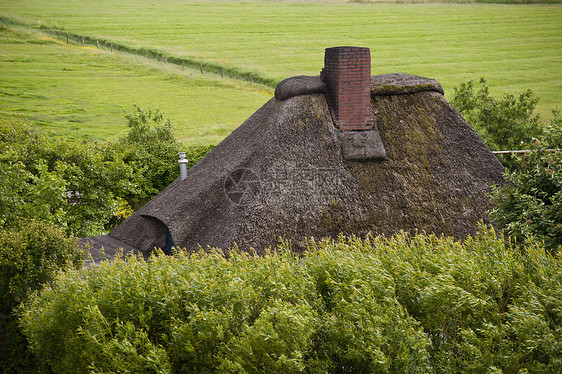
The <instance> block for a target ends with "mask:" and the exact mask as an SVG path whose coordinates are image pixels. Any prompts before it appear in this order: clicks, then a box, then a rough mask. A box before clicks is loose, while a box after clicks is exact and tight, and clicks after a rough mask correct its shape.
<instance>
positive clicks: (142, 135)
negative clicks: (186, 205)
mask: <svg viewBox="0 0 562 374" xmlns="http://www.w3.org/2000/svg"><path fill="white" fill-rule="evenodd" d="M125 119H126V120H127V127H128V128H129V131H128V133H127V135H125V136H124V137H123V138H121V139H119V141H117V142H116V143H114V144H109V145H108V148H107V149H106V157H107V155H108V154H111V156H110V157H111V158H112V159H115V158H120V159H122V160H123V162H125V163H126V164H127V165H129V166H130V167H131V168H132V170H133V172H134V174H135V178H134V182H135V184H136V186H137V190H136V194H135V195H129V200H130V201H131V202H132V203H133V204H135V205H136V207H138V206H139V202H141V201H145V200H147V199H150V198H152V197H153V196H155V195H156V194H158V193H159V192H160V191H162V190H163V189H164V188H166V187H167V186H168V185H169V184H170V183H171V182H173V181H174V180H175V179H176V178H177V177H178V175H179V171H178V170H179V169H178V162H177V161H178V152H179V151H180V149H181V144H180V143H179V142H178V141H177V140H176V139H175V137H174V135H173V133H172V124H171V123H170V120H169V119H167V118H165V117H164V115H163V113H162V112H160V111H159V110H157V109H156V110H154V111H152V110H149V111H144V110H143V109H141V108H140V107H138V106H135V108H134V110H133V111H131V112H129V113H127V114H126V115H125Z"/></svg>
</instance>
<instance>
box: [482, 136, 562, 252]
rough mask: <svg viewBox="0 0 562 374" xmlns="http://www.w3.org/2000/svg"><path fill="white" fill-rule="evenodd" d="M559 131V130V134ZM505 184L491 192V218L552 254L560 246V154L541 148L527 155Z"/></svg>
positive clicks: (510, 231) (561, 240) (561, 235)
mask: <svg viewBox="0 0 562 374" xmlns="http://www.w3.org/2000/svg"><path fill="white" fill-rule="evenodd" d="M561 132H562V131H561ZM506 180H507V183H506V184H504V185H503V186H501V187H496V188H495V190H494V193H493V200H494V203H495V208H494V209H493V210H492V212H491V218H492V219H493V220H494V221H495V222H496V223H498V224H499V225H500V227H501V228H503V229H504V230H505V232H506V233H507V234H508V235H510V236H512V237H514V238H516V239H517V241H518V242H519V243H525V242H527V241H528V239H529V238H532V239H533V240H541V241H543V242H544V243H545V246H546V247H547V248H548V249H550V250H552V251H557V250H558V251H559V249H560V246H561V245H562V152H546V151H544V149H542V150H541V149H538V150H536V151H533V152H530V153H529V154H526V155H525V156H524V158H523V159H522V161H521V162H520V167H519V169H518V170H517V171H513V172H507V173H506Z"/></svg>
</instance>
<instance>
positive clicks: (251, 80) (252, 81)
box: [250, 73, 254, 83]
mask: <svg viewBox="0 0 562 374" xmlns="http://www.w3.org/2000/svg"><path fill="white" fill-rule="evenodd" d="M250 83H254V80H253V79H252V73H250Z"/></svg>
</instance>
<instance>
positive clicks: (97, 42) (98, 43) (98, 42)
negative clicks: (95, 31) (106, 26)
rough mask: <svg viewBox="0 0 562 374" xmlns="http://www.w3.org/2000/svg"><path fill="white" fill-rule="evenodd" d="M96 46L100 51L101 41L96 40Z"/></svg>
mask: <svg viewBox="0 0 562 374" xmlns="http://www.w3.org/2000/svg"><path fill="white" fill-rule="evenodd" d="M96 45H97V46H98V49H99V47H100V41H99V40H97V39H96Z"/></svg>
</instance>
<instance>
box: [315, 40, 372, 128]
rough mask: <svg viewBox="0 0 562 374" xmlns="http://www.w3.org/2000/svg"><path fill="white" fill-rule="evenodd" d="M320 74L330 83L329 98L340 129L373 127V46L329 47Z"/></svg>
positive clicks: (331, 112)
mask: <svg viewBox="0 0 562 374" xmlns="http://www.w3.org/2000/svg"><path fill="white" fill-rule="evenodd" d="M320 77H321V78H322V80H323V81H324V82H326V84H327V86H328V89H327V91H326V99H327V101H328V106H329V108H330V114H331V115H332V120H333V122H334V124H335V125H336V127H338V128H339V129H340V130H370V129H372V128H373V126H374V123H375V120H374V117H373V112H372V111H371V97H370V94H371V93H370V84H371V54H370V51H369V48H360V47H333V48H326V54H325V56H324V69H322V72H321V73H320Z"/></svg>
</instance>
